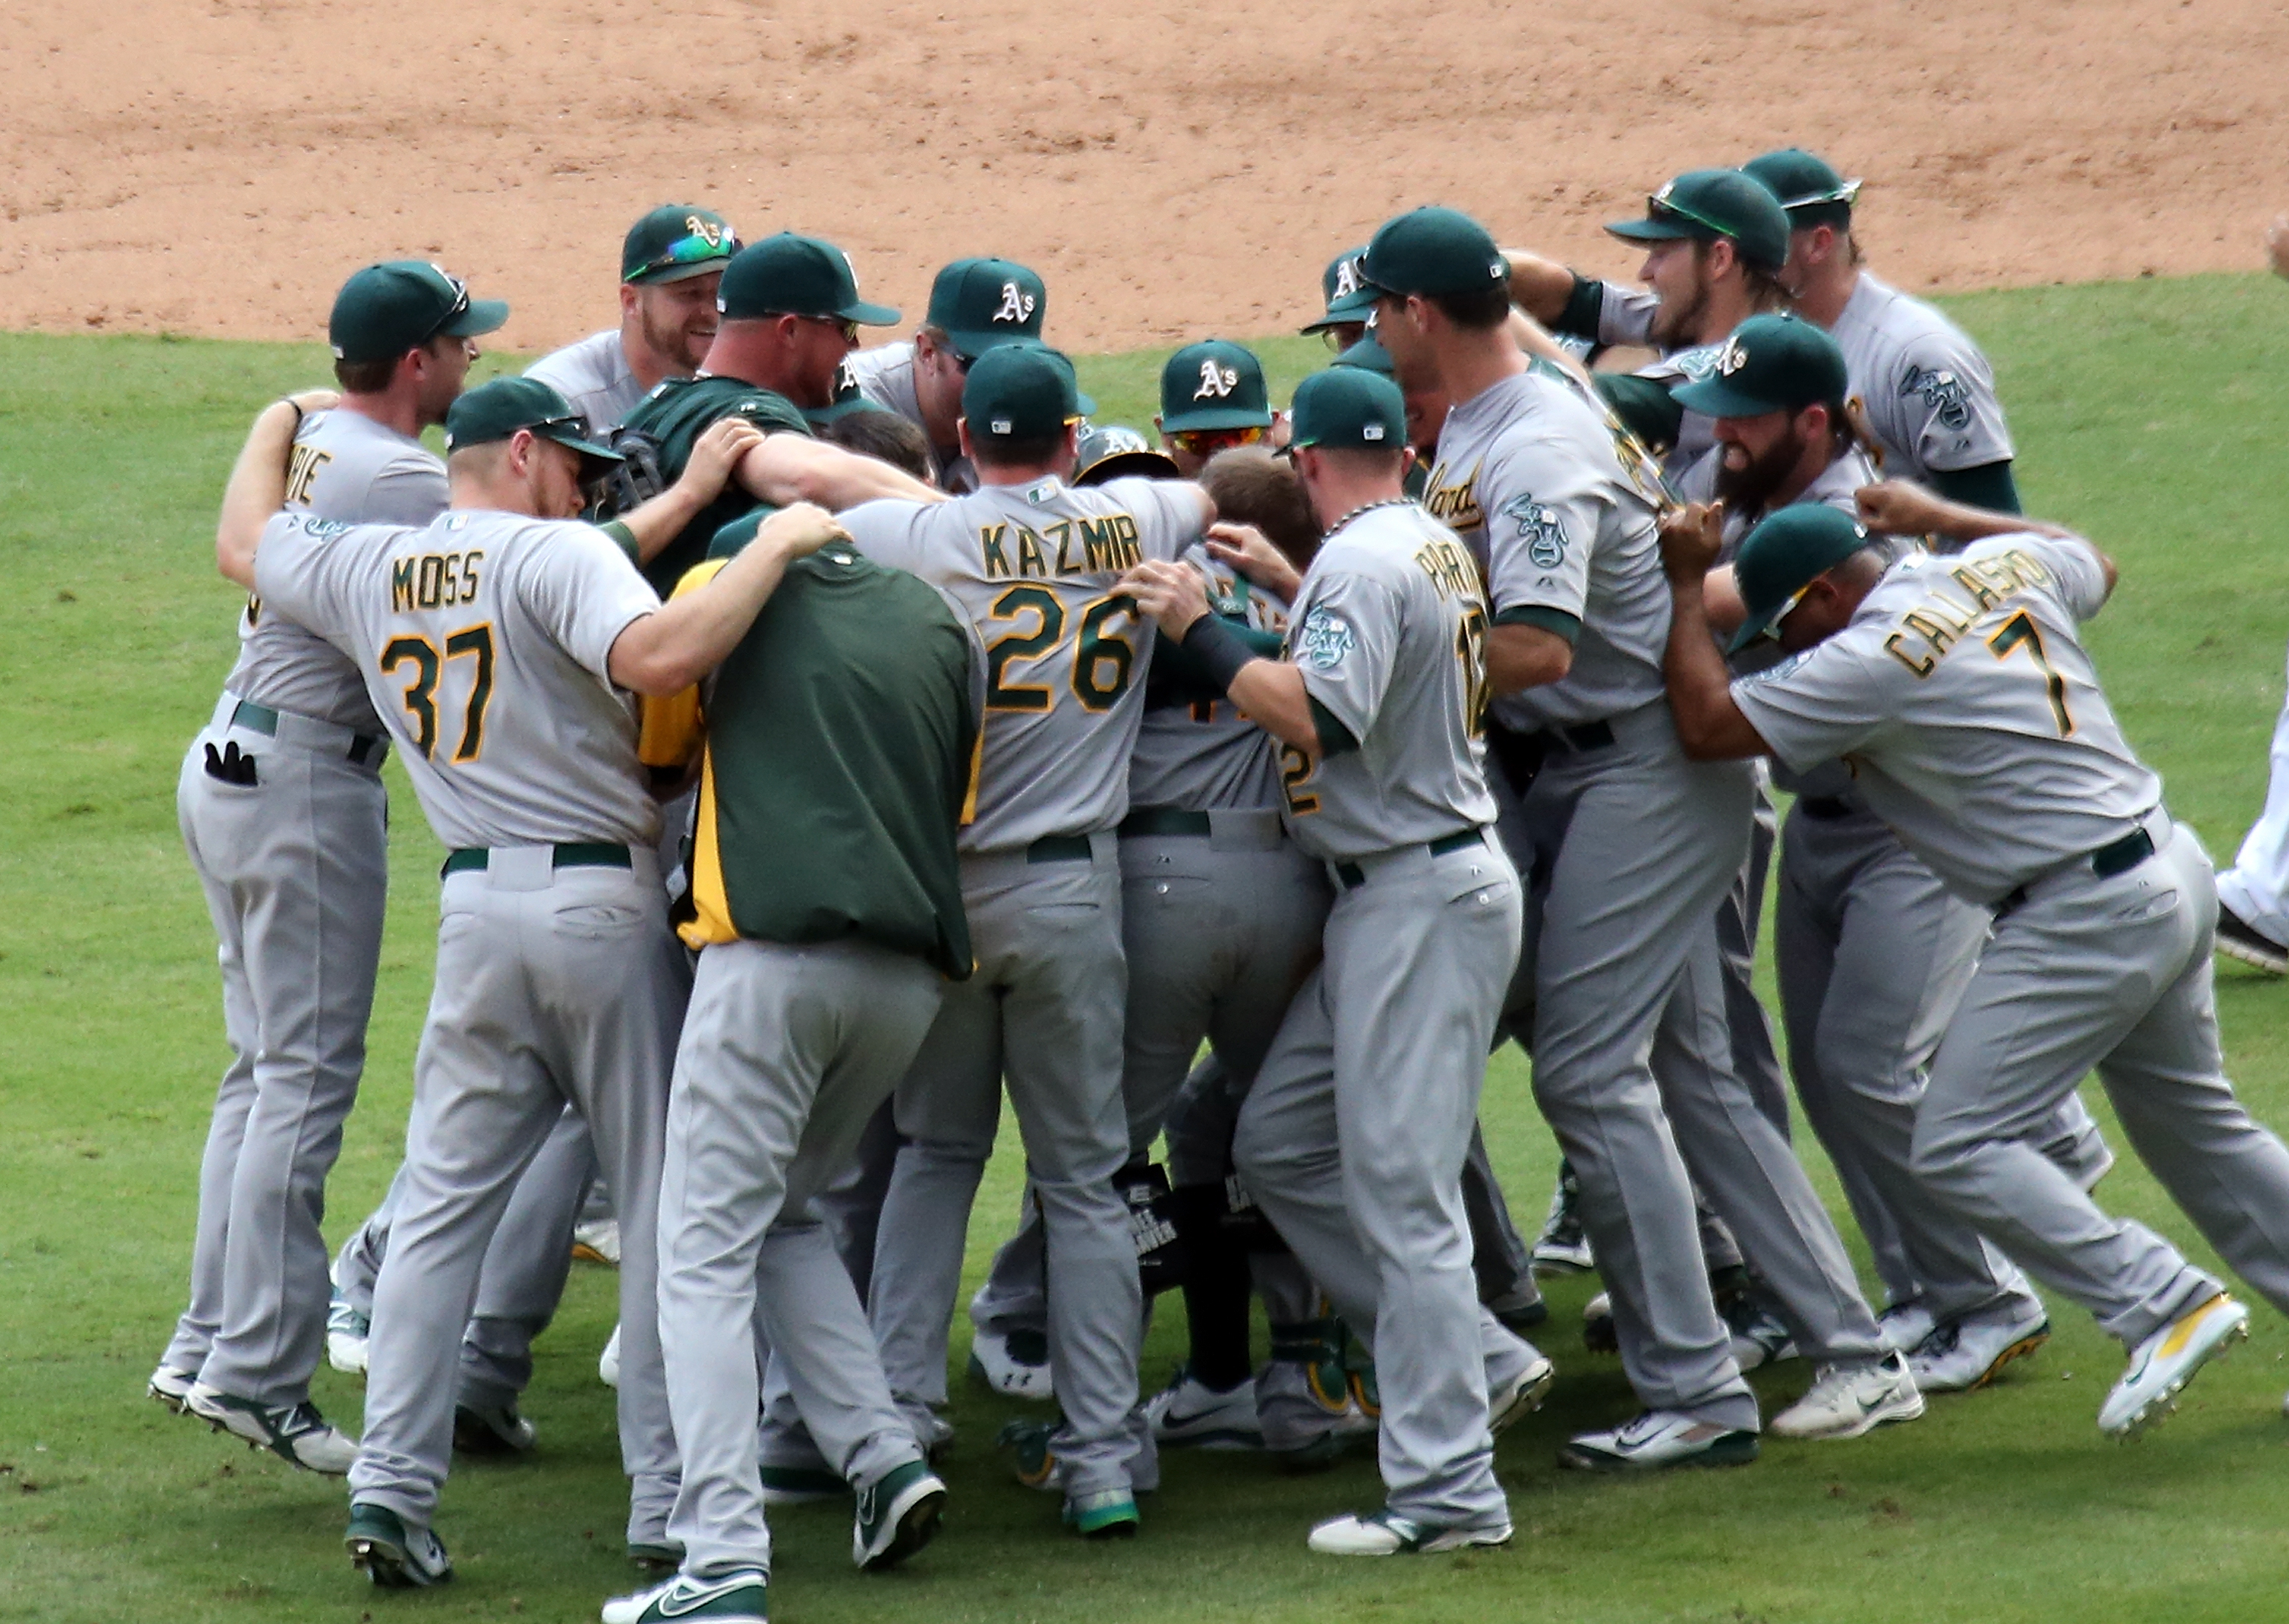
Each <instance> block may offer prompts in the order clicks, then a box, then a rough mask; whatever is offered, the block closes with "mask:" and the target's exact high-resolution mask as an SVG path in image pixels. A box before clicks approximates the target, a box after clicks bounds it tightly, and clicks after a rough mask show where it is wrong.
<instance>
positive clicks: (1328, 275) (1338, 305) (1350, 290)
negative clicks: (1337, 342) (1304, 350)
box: [1303, 248, 1375, 332]
mask: <svg viewBox="0 0 2289 1624" xmlns="http://www.w3.org/2000/svg"><path fill="white" fill-rule="evenodd" d="M1366 258H1367V250H1365V249H1364V248H1347V249H1345V250H1344V251H1343V252H1342V253H1340V254H1337V255H1336V257H1335V258H1334V259H1330V260H1328V268H1327V269H1326V270H1325V271H1322V272H1321V273H1320V299H1321V300H1322V301H1323V302H1325V304H1326V305H1327V306H1328V308H1327V313H1326V314H1323V315H1322V316H1320V319H1319V320H1318V321H1316V322H1308V323H1306V324H1305V325H1304V329H1303V330H1304V331H1305V332H1318V331H1320V330H1321V329H1323V328H1328V327H1352V326H1356V325H1358V324H1359V323H1360V322H1364V321H1366V320H1367V319H1368V317H1369V316H1371V315H1373V314H1375V290H1374V289H1373V288H1371V287H1369V286H1368V283H1367V280H1366V278H1365V277H1363V276H1362V275H1360V260H1362V259H1366Z"/></svg>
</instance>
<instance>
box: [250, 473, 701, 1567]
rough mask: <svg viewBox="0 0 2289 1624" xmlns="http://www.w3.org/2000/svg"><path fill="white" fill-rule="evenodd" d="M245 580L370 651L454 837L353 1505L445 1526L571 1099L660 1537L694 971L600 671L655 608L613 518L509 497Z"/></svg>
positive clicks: (295, 546)
mask: <svg viewBox="0 0 2289 1624" xmlns="http://www.w3.org/2000/svg"><path fill="white" fill-rule="evenodd" d="M255 575H256V584H257V585H258V587H259V590H260V591H261V593H262V594H263V595H264V597H265V598H266V599H267V600H268V601H270V603H272V604H273V605H274V606H275V608H276V609H277V610H278V612H280V613H281V614H283V615H285V616H287V617H291V618H292V619H294V620H295V621H297V622H298V623H299V624H301V625H306V626H307V627H309V628H311V629H312V630H313V631H315V632H317V633H320V634H322V635H323V636H324V637H326V638H327V640H328V641H331V642H332V643H333V644H334V645H335V646H336V647H337V648H339V649H341V650H342V651H343V652H344V653H346V654H351V655H353V656H354V657H355V658H356V659H357V661H358V664H359V667H360V669H361V672H362V673H363V678H364V681H365V683H366V686H367V689H369V691H370V692H371V694H372V696H373V697H374V702H375V704H376V705H377V706H378V707H379V709H380V710H381V711H382V712H383V714H384V717H385V719H386V724H387V727H388V728H389V729H390V731H391V733H392V734H393V735H394V736H395V738H396V739H397V740H398V742H399V744H400V747H401V749H403V752H405V757H406V770H407V772H408V774H409V776H411V778H412V780H413V785H414V789H415V791H416V792H417V793H418V794H419V796H420V799H421V806H422V810H423V811H424V812H425V813H427V816H428V818H429V823H430V826H431V828H432V829H434V830H435V832H436V835H437V838H438V839H439V840H441V841H443V843H444V844H445V845H446V846H447V847H448V848H451V850H452V853H453V855H452V856H451V859H450V860H449V861H448V863H447V864H446V870H445V875H444V885H443V893H442V898H441V919H440V921H439V926H438V932H437V985H436V991H435V994H434V996H433V997H432V999H431V1002H430V1007H429V1018H428V1021H427V1025H426V1026H425V1027H424V1029H423V1031H422V1038H421V1047H420V1050H419V1055H418V1057H417V1059H416V1061H415V1066H414V1106H413V1114H412V1120H411V1126H410V1127H409V1129H408V1132H407V1143H406V1159H405V1168H404V1179H403V1190H402V1195H401V1200H400V1205H399V1208H398V1214H397V1218H396V1222H395V1224H394V1226H393V1228H392V1232H391V1237H390V1245H389V1254H388V1256H387V1259H386V1260H385V1261H384V1262H383V1264H382V1269H381V1278H380V1279H379V1281H378V1282H377V1283H376V1286H375V1288H374V1303H373V1328H372V1335H371V1344H370V1355H369V1358H370V1363H369V1365H368V1373H367V1378H366V1411H365V1437H364V1440H363V1444H362V1445H361V1447H360V1452H359V1456H358V1461H357V1463H356V1465H355V1467H353V1468H352V1469H351V1472H350V1492H351V1495H352V1498H353V1499H354V1500H358V1501H374V1502H377V1503H379V1504H380V1505H383V1506H386V1507H387V1508H388V1509H391V1510H393V1511H395V1512H396V1513H398V1514H399V1515H400V1516H402V1517H410V1518H411V1520H413V1521H415V1522H418V1523H422V1524H427V1523H428V1522H429V1521H430V1520H431V1514H432V1511H433V1509H434V1508H435V1503H436V1499H437V1492H438V1488H439V1486H440V1485H442V1484H443V1481H444V1478H445V1474H446V1469H447V1467H448V1465H449V1463H450V1460H451V1453H452V1429H453V1389H454V1384H453V1379H452V1378H453V1369H454V1362H455V1357H456V1349H458V1348H459V1344H460V1341H461V1336H462V1332H463V1328H464V1327H465V1326H466V1325H467V1323H468V1319H469V1312H470V1309H471V1306H472V1304H473V1302H474V1300H475V1293H476V1283H477V1270H478V1265H479V1262H480V1260H481V1258H482V1257H483V1253H484V1250H485V1247H486V1245H487V1243H488V1242H489V1241H490V1240H491V1238H492V1232H493V1230H494V1228H495V1226H496V1225H498V1222H500V1218H501V1214H502V1211H503V1209H504V1208H505V1207H506V1206H507V1203H508V1199H509V1194H510V1190H511V1189H512V1187H513V1186H514V1183H515V1182H516V1179H517V1177H518V1175H519V1174H521V1173H522V1171H523V1169H524V1167H525V1165H526V1164H527V1163H528V1162H529V1161H530V1159H531V1158H532V1156H533V1154H534V1153H535V1152H536V1151H537V1150H538V1149H539V1148H540V1145H541V1142H542V1141H543V1140H545V1139H546V1137H547V1136H548V1134H549V1132H550V1130H551V1129H552V1127H553V1126H554V1125H555V1123H556V1120H557V1118H559V1117H560V1116H561V1115H562V1111H563V1108H564V1106H565V1105H566V1104H567V1103H570V1104H572V1105H574V1106H576V1107H578V1110H579V1111H580V1113H581V1115H582V1116H583V1118H586V1121H587V1123H588V1126H589V1128H590V1130H591V1132H592V1133H593V1134H594V1136H595V1141H596V1144H597V1146H598V1148H599V1150H601V1151H602V1156H603V1158H604V1161H605V1164H606V1166H607V1168H608V1170H609V1175H610V1179H611V1183H612V1190H613V1193H614V1195H615V1196H616V1197H617V1198H618V1205H619V1217H620V1229H621V1234H622V1236H623V1237H624V1242H623V1244H624V1247H625V1251H624V1254H623V1260H622V1263H621V1269H620V1275H619V1284H620V1309H621V1313H620V1323H621V1349H620V1384H619V1423H620V1442H621V1457H622V1461H623V1462H624V1464H625V1466H626V1469H627V1471H628V1473H629V1475H630V1476H631V1477H633V1478H634V1493H633V1496H632V1500H631V1505H630V1510H629V1521H628V1535H629V1538H630V1540H634V1541H637V1542H642V1543H657V1542H658V1541H659V1540H662V1539H663V1538H664V1537H665V1530H666V1519H667V1514H668V1510H669V1508H670V1506H671V1505H672V1504H673V1502H674V1494H675V1480H676V1468H675V1443H674V1435H673V1432H672V1430H671V1429H670V1426H669V1422H668V1414H667V1402H666V1387H665V1381H664V1378H663V1375H662V1373H661V1366H660V1353H659V1336H658V1315H657V1312H656V1310H655V1298H654V1294H653V1280H654V1278H655V1274H656V1270H657V1252H656V1248H655V1246H654V1244H653V1221H654V1217H655V1214H656V1211H657V1206H658V1188H659V1185H658V1181H659V1170H660V1158H661V1150H662V1135H663V1131H664V1126H665V1122H666V1111H667V1082H668V1071H669V1067H670V1063H671V1060H672V1056H673V1054H674V1044H675V1035H676V1028H677V1023H678V1022H679V1021H680V1020H681V1018H682V1008H683V999H684V994H685V991H686V989H687V986H688V981H689V977H688V973H687V971H686V969H685V965H684V959H683V953H682V949H681V948H680V947H679V946H678V945H677V944H676V943H675V942H674V938H673V937H672V936H671V935H669V933H668V930H667V919H666V899H665V897H664V896H663V895H662V892H661V888H660V884H659V875H658V858H657V856H655V854H654V852H653V846H654V843H655V841H656V840H657V838H658V830H659V813H658V808H657V806H656V805H655V804H654V803H653V801H652V799H651V797H650V793H649V792H648V791H647V789H646V787H645V778H644V774H643V771H642V767H641V766H640V764H639V763H638V761H637V759H636V752H635V722H634V717H633V715H632V714H631V712H630V710H629V707H628V705H627V704H626V701H625V700H624V699H623V698H622V697H621V696H620V695H619V694H618V692H617V691H616V690H615V689H613V688H612V686H611V684H610V675H609V670H608V659H609V656H610V650H611V646H612V643H613V641H614V640H615V639H617V638H618V636H619V634H620V633H621V632H622V631H623V630H625V629H626V627H627V625H629V624H630V623H631V622H633V621H634V620H636V619H638V618H640V617H642V616H644V615H647V614H650V613H651V612H652V611H653V610H655V609H658V598H657V597H656V596H654V594H653V593H652V591H651V589H650V587H649V586H648V585H645V584H644V582H643V580H642V577H639V576H638V575H636V573H635V572H634V570H633V569H631V568H630V567H629V565H628V562H627V560H626V555H625V554H623V553H621V552H620V550H619V549H618V547H617V546H616V545H614V544H613V543H612V542H611V541H610V540H609V539H608V538H606V537H604V536H603V535H602V532H600V531H598V530H595V529H592V528H591V527H589V526H587V525H584V524H576V523H560V522H552V521H542V520H536V519H528V518H524V517H522V516H519V515H516V514H512V513H447V514H446V515H444V516H443V518H440V519H438V520H437V521H435V522H434V523H432V524H431V525H429V526H428V527H427V529H419V530H416V529H394V528H384V527H360V528H355V529H340V528H339V527H333V526H328V525H323V524H319V523H315V522H313V521H308V520H304V519H298V518H295V517H292V516H283V517H281V518H278V519H275V520H273V521H271V523H270V525H269V527H268V528H267V529H266V530H265V531H264V534H263V540H262V545H261V547H260V550H259V552H258V553H257V555H256V563H255Z"/></svg>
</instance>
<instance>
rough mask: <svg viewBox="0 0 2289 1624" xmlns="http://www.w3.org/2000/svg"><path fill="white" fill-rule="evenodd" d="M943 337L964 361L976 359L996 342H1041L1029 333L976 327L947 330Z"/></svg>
mask: <svg viewBox="0 0 2289 1624" xmlns="http://www.w3.org/2000/svg"><path fill="white" fill-rule="evenodd" d="M945 338H946V342H947V343H949V344H951V345H953V353H954V354H957V355H959V356H961V358H962V359H963V360H964V361H975V360H977V358H978V357H979V356H980V355H983V354H985V352H986V351H987V350H990V349H992V348H993V346H995V345H997V344H1039V343H1040V342H1041V340H1040V339H1039V338H1035V337H1033V334H1031V333H1022V332H987V331H985V330H980V329H977V328H970V329H968V330H957V331H948V332H947V334H946V335H945Z"/></svg>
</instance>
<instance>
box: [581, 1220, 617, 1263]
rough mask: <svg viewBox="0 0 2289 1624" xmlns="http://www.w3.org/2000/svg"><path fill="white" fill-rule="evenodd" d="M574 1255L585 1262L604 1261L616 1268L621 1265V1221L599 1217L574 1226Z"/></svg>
mask: <svg viewBox="0 0 2289 1624" xmlns="http://www.w3.org/2000/svg"><path fill="white" fill-rule="evenodd" d="M572 1256H573V1258H574V1259H575V1260H576V1261H578V1262H583V1263H604V1264H609V1265H610V1267H612V1268H614V1269H618V1267H619V1266H620V1221H619V1220H618V1219H617V1218H599V1219H597V1220H595V1221H594V1222H591V1223H576V1224H574V1225H573V1226H572Z"/></svg>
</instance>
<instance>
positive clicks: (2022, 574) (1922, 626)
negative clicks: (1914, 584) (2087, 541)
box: [1884, 547, 2051, 677]
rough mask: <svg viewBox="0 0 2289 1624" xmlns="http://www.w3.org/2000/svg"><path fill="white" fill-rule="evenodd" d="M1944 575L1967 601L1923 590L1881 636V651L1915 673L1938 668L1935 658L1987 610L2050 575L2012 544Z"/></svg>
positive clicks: (1923, 674)
mask: <svg viewBox="0 0 2289 1624" xmlns="http://www.w3.org/2000/svg"><path fill="white" fill-rule="evenodd" d="M1947 573H1948V579H1949V580H1950V581H1952V582H1953V583H1954V584H1955V585H1957V586H1958V587H1960V588H1961V589H1962V591H1963V593H1965V595H1966V596H1967V597H1968V598H1969V599H1970V600H1971V601H1970V603H1969V604H1968V605H1966V604H1965V603H1963V602H1961V601H1958V600H1957V599H1956V598H1954V597H1952V596H1950V594H1949V593H1946V592H1943V591H1938V590H1934V591H1933V592H1930V593H1926V594H1925V595H1924V596H1923V597H1922V598H1920V599H1918V601H1917V602H1916V604H1915V607H1914V608H1912V609H1907V610H1904V611H1902V614H1901V616H1900V620H1899V625H1900V629H1899V630H1898V631H1896V632H1894V633H1892V634H1891V635H1890V636H1889V637H1887V638H1886V639H1885V640H1884V652H1885V653H1886V654H1888V655H1890V656H1891V657H1893V658H1894V659H1895V660H1897V661H1899V662H1900V664H1901V665H1904V666H1906V667H1907V668H1908V669H1909V670H1910V671H1912V672H1914V673H1916V675H1918V677H1927V676H1929V675H1931V673H1933V672H1934V671H1936V670H1937V669H1939V663H1940V659H1941V657H1942V656H1944V655H1945V654H1946V653H1947V651H1948V650H1949V649H1952V648H1954V647H1955V645H1956V644H1957V643H1958V642H1960V641H1962V640H1963V638H1964V636H1965V634H1966V633H1968V632H1969V631H1970V630H1971V628H1972V626H1973V625H1975V624H1976V623H1977V622H1978V620H1979V618H1980V617H1982V616H1983V615H1985V614H1986V613H1987V612H1988V611H1989V610H1990V609H1994V608H1996V607H1997V606H1998V605H1999V604H2000V603H2001V602H2002V601H2004V600H2005V599H2006V598H2007V597H2009V596H2010V595H2011V594H2012V593H2014V592H2016V591H2018V590H2019V589H2020V588H2021V587H2022V586H2044V585H2049V583H2050V579H2051V572H2050V571H2049V570H2048V569H2045V568H2043V564H2042V561H2041V560H2039V559H2038V558H2036V557H2035V556H2034V554H2032V553H2027V552H2023V551H2022V550H2021V549H2020V548H2017V547H2013V548H2010V549H2009V550H2008V551H2006V552H2002V553H1996V554H1995V555H1994V556H1993V557H1991V558H1984V559H1966V560H1965V561H1963V562H1961V563H1959V564H1957V565H1956V566H1955V567H1954V568H1953V569H1950V570H1949V571H1948V572H1947Z"/></svg>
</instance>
